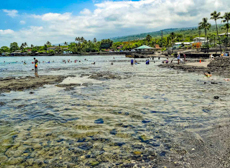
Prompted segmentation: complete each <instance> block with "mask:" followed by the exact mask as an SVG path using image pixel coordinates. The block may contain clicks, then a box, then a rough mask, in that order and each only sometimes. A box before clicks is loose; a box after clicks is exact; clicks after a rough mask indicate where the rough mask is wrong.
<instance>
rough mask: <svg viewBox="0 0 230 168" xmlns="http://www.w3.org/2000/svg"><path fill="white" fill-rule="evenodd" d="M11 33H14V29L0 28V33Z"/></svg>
mask: <svg viewBox="0 0 230 168" xmlns="http://www.w3.org/2000/svg"><path fill="white" fill-rule="evenodd" d="M12 34H14V31H13V30H11V29H7V30H0V35H12Z"/></svg>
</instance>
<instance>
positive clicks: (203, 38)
mask: <svg viewBox="0 0 230 168" xmlns="http://www.w3.org/2000/svg"><path fill="white" fill-rule="evenodd" d="M194 39H203V40H206V38H205V37H196V38H194Z"/></svg>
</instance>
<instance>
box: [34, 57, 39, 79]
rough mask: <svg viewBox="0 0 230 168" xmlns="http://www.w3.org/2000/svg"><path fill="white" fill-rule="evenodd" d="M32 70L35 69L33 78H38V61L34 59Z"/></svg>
mask: <svg viewBox="0 0 230 168" xmlns="http://www.w3.org/2000/svg"><path fill="white" fill-rule="evenodd" d="M34 69H35V76H36V77H39V76H38V60H37V59H36V58H34Z"/></svg>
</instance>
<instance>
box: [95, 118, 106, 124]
mask: <svg viewBox="0 0 230 168" xmlns="http://www.w3.org/2000/svg"><path fill="white" fill-rule="evenodd" d="M94 123H95V124H103V123H104V120H103V119H102V118H99V119H97V120H95V121H94Z"/></svg>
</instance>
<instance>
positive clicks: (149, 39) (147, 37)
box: [146, 34, 152, 43]
mask: <svg viewBox="0 0 230 168" xmlns="http://www.w3.org/2000/svg"><path fill="white" fill-rule="evenodd" d="M151 39H152V36H150V35H149V34H148V35H147V36H146V41H147V42H148V43H149V42H150V41H151Z"/></svg>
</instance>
